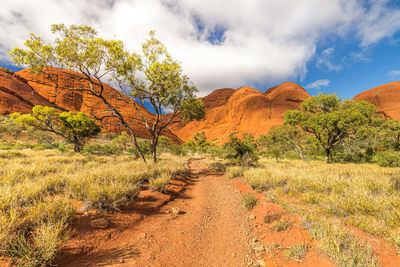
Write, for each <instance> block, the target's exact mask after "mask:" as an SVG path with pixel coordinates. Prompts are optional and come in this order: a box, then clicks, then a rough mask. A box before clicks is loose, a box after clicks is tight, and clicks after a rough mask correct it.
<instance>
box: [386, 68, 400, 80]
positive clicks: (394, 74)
mask: <svg viewBox="0 0 400 267" xmlns="http://www.w3.org/2000/svg"><path fill="white" fill-rule="evenodd" d="M387 76H389V77H392V78H395V77H399V76H400V70H392V71H389V73H388V74H387Z"/></svg>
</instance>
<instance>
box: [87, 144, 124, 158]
mask: <svg viewBox="0 0 400 267" xmlns="http://www.w3.org/2000/svg"><path fill="white" fill-rule="evenodd" d="M122 151H123V148H122V147H120V146H118V145H116V144H104V145H101V144H97V143H96V144H90V145H87V146H85V147H84V148H83V150H82V152H83V153H84V154H90V155H106V156H107V155H108V156H109V155H119V154H121V153H122Z"/></svg>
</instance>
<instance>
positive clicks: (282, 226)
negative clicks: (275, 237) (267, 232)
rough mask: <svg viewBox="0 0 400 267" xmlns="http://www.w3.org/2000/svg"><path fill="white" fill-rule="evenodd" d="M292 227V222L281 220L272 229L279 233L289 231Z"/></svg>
mask: <svg viewBox="0 0 400 267" xmlns="http://www.w3.org/2000/svg"><path fill="white" fill-rule="evenodd" d="M292 225H293V221H292V220H290V219H289V218H283V219H282V220H280V221H279V222H277V223H276V224H274V226H273V227H272V228H273V229H274V230H275V231H277V232H281V231H285V230H287V229H289V228H290V227H291V226H292Z"/></svg>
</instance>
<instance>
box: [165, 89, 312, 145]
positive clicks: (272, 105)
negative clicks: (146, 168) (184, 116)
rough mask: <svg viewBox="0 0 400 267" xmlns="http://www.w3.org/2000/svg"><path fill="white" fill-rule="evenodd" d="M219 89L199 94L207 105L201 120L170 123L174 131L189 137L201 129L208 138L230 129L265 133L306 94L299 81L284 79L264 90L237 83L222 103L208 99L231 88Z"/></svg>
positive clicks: (219, 138) (226, 133) (220, 138)
mask: <svg viewBox="0 0 400 267" xmlns="http://www.w3.org/2000/svg"><path fill="white" fill-rule="evenodd" d="M223 90H225V91H219V90H217V91H215V92H213V93H211V94H210V95H208V96H206V97H204V98H203V101H204V99H206V101H207V102H206V107H208V108H207V112H206V118H205V119H204V120H202V121H193V122H189V123H187V124H183V123H180V124H175V125H174V126H172V127H171V129H172V130H173V131H174V133H175V134H176V135H178V136H179V137H180V138H181V139H182V140H183V141H187V140H189V139H190V138H191V137H192V136H193V135H194V134H195V133H196V132H197V131H204V132H205V134H206V136H207V139H208V140H209V141H211V140H217V141H223V139H224V138H226V137H227V136H229V135H230V134H232V133H238V135H242V134H243V133H252V134H254V135H255V136H256V137H257V136H259V135H260V134H266V133H267V132H268V130H269V129H270V127H271V126H273V125H280V124H282V123H283V115H284V113H285V112H286V111H287V110H291V109H298V108H299V106H300V103H301V102H303V101H304V100H305V99H307V98H308V97H310V95H309V94H308V93H307V92H306V91H305V90H304V88H303V87H301V86H300V85H298V84H295V83H291V82H285V83H283V84H281V85H279V86H275V87H273V88H271V89H269V90H267V91H266V92H265V93H262V92H260V91H258V90H256V89H253V88H250V87H241V88H239V89H237V90H236V91H235V92H234V93H233V94H232V95H231V96H230V97H229V98H227V101H226V103H222V102H223V101H217V100H215V101H212V98H213V97H214V98H217V99H218V98H220V93H223V94H222V95H224V96H225V97H226V96H227V95H229V93H230V92H232V91H230V90H229V89H228V91H226V89H223ZM221 98H222V97H221ZM210 103H218V104H215V105H212V104H210ZM224 140H226V139H224Z"/></svg>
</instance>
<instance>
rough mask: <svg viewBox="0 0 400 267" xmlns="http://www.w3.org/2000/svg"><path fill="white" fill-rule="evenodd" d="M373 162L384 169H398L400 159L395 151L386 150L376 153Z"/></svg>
mask: <svg viewBox="0 0 400 267" xmlns="http://www.w3.org/2000/svg"><path fill="white" fill-rule="evenodd" d="M372 160H373V161H374V162H376V163H377V164H378V165H379V166H382V167H398V166H399V160H400V157H399V155H398V154H397V153H396V152H394V151H391V150H385V151H380V152H378V153H376V155H375V156H373V157H372Z"/></svg>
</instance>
